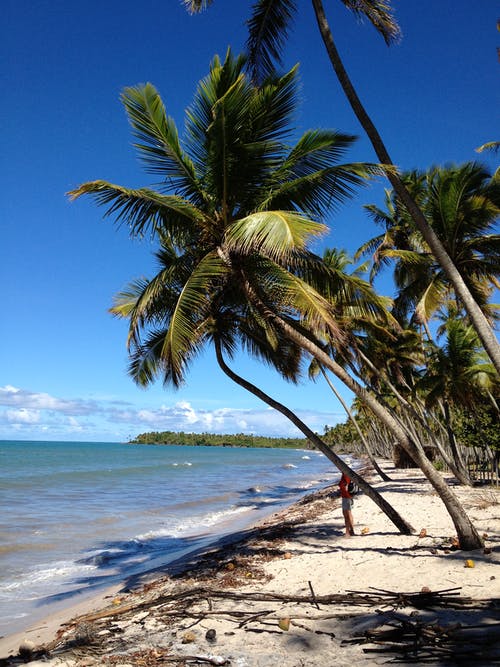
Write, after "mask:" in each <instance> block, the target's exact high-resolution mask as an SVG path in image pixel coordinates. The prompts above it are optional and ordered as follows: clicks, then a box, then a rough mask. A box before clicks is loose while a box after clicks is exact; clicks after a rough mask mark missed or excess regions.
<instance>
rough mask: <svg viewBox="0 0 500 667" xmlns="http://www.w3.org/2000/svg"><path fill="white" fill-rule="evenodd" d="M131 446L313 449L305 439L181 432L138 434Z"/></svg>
mask: <svg viewBox="0 0 500 667" xmlns="http://www.w3.org/2000/svg"><path fill="white" fill-rule="evenodd" d="M129 444H131V445H137V444H139V445H191V446H195V447H196V446H199V447H201V446H204V447H274V448H281V449H314V447H313V445H312V444H311V442H310V441H309V440H307V439H306V438H268V437H266V436H263V435H247V434H246V433H236V434H234V435H221V434H218V433H184V432H183V431H180V432H177V431H152V432H150V433H140V434H139V435H138V436H136V437H135V438H134V439H133V440H129Z"/></svg>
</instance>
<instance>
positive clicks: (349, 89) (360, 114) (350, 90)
mask: <svg viewBox="0 0 500 667" xmlns="http://www.w3.org/2000/svg"><path fill="white" fill-rule="evenodd" d="M312 5H313V8H314V12H315V15H316V20H317V23H318V27H319V31H320V33H321V37H322V39H323V43H324V44H325V47H326V50H327V53H328V56H329V58H330V62H331V63H332V66H333V68H334V70H335V73H336V75H337V78H338V80H339V82H340V85H341V86H342V89H343V91H344V93H345V95H346V97H347V99H348V101H349V104H350V105H351V107H352V110H353V111H354V113H355V115H356V117H357V119H358V120H359V122H360V123H361V126H362V127H363V129H364V130H365V132H366V134H367V136H368V138H369V139H370V141H371V143H372V146H373V148H374V149H375V153H376V155H377V157H378V159H379V160H380V162H381V163H382V164H383V165H388V166H389V167H390V168H389V169H387V170H386V175H387V178H388V179H389V181H390V183H391V185H392V187H393V188H394V190H395V191H396V193H397V195H398V197H399V198H400V199H401V201H402V202H403V204H404V205H405V207H406V208H407V210H408V212H409V214H410V215H411V217H412V219H413V221H414V222H415V224H416V226H417V228H418V229H419V231H420V233H421V234H422V236H423V237H424V239H425V241H426V242H427V244H428V246H429V248H430V249H431V251H432V253H433V255H434V257H435V258H436V260H437V261H438V262H439V264H440V266H441V267H442V269H443V271H444V272H445V274H446V275H447V277H448V279H449V280H450V282H451V284H452V285H453V288H454V290H455V293H456V295H457V296H458V298H459V299H460V301H461V302H462V304H463V306H464V308H465V310H466V311H467V313H468V315H469V318H470V320H471V322H472V324H473V326H474V329H475V330H476V332H477V334H478V336H479V338H480V339H481V342H482V344H483V346H484V349H485V350H486V352H487V354H488V356H489V358H490V359H491V362H492V363H493V365H494V366H495V368H496V370H497V372H498V373H499V374H500V344H499V342H498V340H497V338H496V336H495V334H494V332H493V330H492V328H491V327H490V325H489V324H488V321H487V319H486V317H485V316H484V313H483V312H482V311H481V309H480V308H479V306H478V305H477V303H476V301H475V300H474V298H473V297H472V295H471V293H470V290H469V288H468V287H467V285H466V284H465V282H464V280H463V278H462V276H461V274H460V272H459V271H458V270H457V268H456V266H455V264H454V263H453V261H452V260H451V258H450V256H449V255H448V253H447V252H446V250H445V248H444V247H443V244H442V243H441V241H440V240H439V238H438V237H437V235H436V234H435V232H434V230H433V229H432V227H431V226H430V225H429V224H428V222H427V220H426V218H425V216H424V214H423V213H422V211H421V210H420V208H419V207H418V206H417V204H416V203H415V201H414V200H413V198H412V197H411V195H410V193H409V192H408V190H407V189H406V187H405V185H404V184H403V182H402V180H401V179H400V178H399V175H398V173H397V171H396V169H395V168H394V166H393V162H392V160H391V158H390V156H389V153H388V151H387V149H386V147H385V144H384V142H383V141H382V138H381V137H380V135H379V133H378V130H377V128H376V127H375V125H374V124H373V122H372V120H371V118H370V117H369V115H368V114H367V112H366V110H365V108H364V106H363V104H362V103H361V100H360V99H359V97H358V94H357V93H356V90H355V89H354V86H353V85H352V82H351V80H350V78H349V76H348V74H347V72H346V70H345V67H344V64H343V62H342V59H341V58H340V54H339V52H338V51H337V47H336V46H335V42H334V41H333V37H332V33H331V30H330V26H329V25H328V21H327V18H326V14H325V10H324V7H323V3H322V0H312Z"/></svg>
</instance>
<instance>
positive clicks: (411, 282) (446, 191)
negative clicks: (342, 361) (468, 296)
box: [358, 162, 500, 322]
mask: <svg viewBox="0 0 500 667" xmlns="http://www.w3.org/2000/svg"><path fill="white" fill-rule="evenodd" d="M403 179H404V182H405V184H406V187H407V188H408V190H409V191H410V192H411V194H412V196H413V198H414V200H415V201H416V202H417V203H418V204H419V206H420V208H421V210H422V211H423V213H424V214H425V216H426V219H427V221H428V223H429V224H430V226H431V227H432V228H433V230H434V231H435V233H436V234H437V236H438V237H439V239H440V241H441V242H442V244H443V246H444V247H445V249H446V251H447V253H448V254H449V256H450V257H451V259H452V260H453V262H454V264H455V266H456V267H457V269H458V270H459V271H460V273H461V275H462V277H463V279H464V281H465V283H466V284H467V286H468V288H469V290H470V292H471V293H472V295H473V296H474V298H475V299H476V301H477V303H478V304H479V305H480V306H481V308H482V309H483V311H484V312H485V313H486V314H488V315H489V316H490V317H495V306H494V305H492V304H490V303H489V300H490V297H491V294H492V292H493V289H494V288H498V287H499V279H500V234H498V233H496V232H497V229H498V220H499V216H500V179H499V178H498V177H497V176H495V175H493V176H491V175H490V173H489V172H488V170H487V169H486V168H485V167H484V166H482V165H480V164H478V163H476V162H468V163H465V164H463V165H451V166H447V167H435V168H432V169H430V170H429V171H428V172H416V171H414V172H408V173H407V174H404V175H403ZM385 206H386V208H385V209H380V208H378V207H376V206H368V207H367V210H368V212H369V214H370V216H371V217H372V219H373V220H374V221H375V222H376V223H377V224H379V225H382V226H383V227H385V231H384V233H383V234H382V235H380V236H378V237H376V238H374V239H372V240H371V241H369V242H367V243H366V244H364V246H362V247H361V248H360V250H359V251H358V254H363V253H368V252H371V253H373V269H372V276H373V275H376V273H377V272H378V271H379V270H380V268H381V267H382V266H384V265H387V264H389V263H392V262H395V270H394V278H395V283H396V287H397V289H398V297H397V299H396V309H399V311H400V312H401V313H406V312H408V310H409V309H412V308H414V310H415V314H416V318H417V320H418V321H421V322H424V321H427V320H428V319H429V318H430V317H431V316H432V315H433V314H434V312H435V311H436V310H437V309H438V308H439V307H441V306H442V305H443V303H444V302H445V301H446V299H447V298H448V297H449V295H450V292H452V286H451V284H450V282H449V280H448V279H447V277H446V275H445V273H444V272H443V270H442V268H441V267H440V266H439V264H438V263H437V262H436V260H435V259H434V257H433V255H432V253H431V252H430V249H429V248H428V246H427V244H426V243H425V241H424V240H423V238H422V236H421V234H420V233H419V232H418V230H417V229H416V228H415V225H414V224H413V221H412V219H411V217H410V216H409V215H408V213H407V211H406V209H405V207H404V206H403V205H402V204H401V202H400V201H399V199H398V197H397V196H396V195H395V194H394V193H393V192H387V193H386V201H385Z"/></svg>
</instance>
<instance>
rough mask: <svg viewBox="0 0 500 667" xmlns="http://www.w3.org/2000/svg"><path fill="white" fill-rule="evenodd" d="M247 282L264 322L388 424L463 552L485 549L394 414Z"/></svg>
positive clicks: (419, 448)
mask: <svg viewBox="0 0 500 667" xmlns="http://www.w3.org/2000/svg"><path fill="white" fill-rule="evenodd" d="M243 280H244V282H245V289H246V291H247V295H248V298H249V299H250V301H251V302H253V304H254V305H255V307H256V308H257V309H258V310H259V311H260V312H261V313H262V315H263V316H264V318H266V319H269V320H271V321H273V322H274V324H275V326H276V327H277V328H278V330H280V331H281V332H282V333H283V335H284V336H285V337H287V338H288V339H289V340H291V341H293V342H294V343H295V344H296V345H297V346H298V347H300V348H302V349H303V350H306V351H307V352H309V354H310V355H311V356H312V357H313V358H315V359H316V360H317V361H318V363H319V364H322V365H323V366H325V368H328V369H329V370H330V371H331V372H332V373H333V374H334V375H335V376H336V377H337V378H338V379H339V380H341V381H342V382H343V383H344V384H345V385H346V387H347V388H348V389H350V390H351V391H352V392H353V393H354V394H355V395H356V396H357V397H358V398H359V399H360V400H361V401H362V402H363V403H365V405H366V406H367V407H369V408H370V410H371V411H372V412H373V413H374V414H375V415H376V416H377V417H378V418H379V419H380V421H381V422H382V423H383V424H385V426H386V427H387V428H388V430H389V431H390V432H391V433H392V434H393V436H394V437H395V438H396V440H397V441H398V442H399V444H400V445H401V447H402V448H403V449H404V450H405V451H406V453H407V454H408V455H409V456H410V457H411V458H412V459H413V460H414V461H415V463H416V464H417V465H418V466H419V467H420V469H421V470H422V472H423V473H424V475H425V476H426V477H427V479H428V480H429V482H430V483H431V485H432V486H433V487H434V489H435V490H436V491H437V494H438V495H439V497H440V498H441V500H442V501H443V503H444V504H445V506H446V509H447V510H448V513H449V515H450V517H451V520H452V521H453V524H454V526H455V529H456V531H457V537H458V540H459V543H460V547H461V549H464V550H473V549H480V548H482V547H483V546H484V543H483V540H482V538H481V537H480V536H479V533H478V532H477V530H476V529H475V528H474V525H473V524H472V522H471V520H470V519H469V517H468V516H467V514H466V513H465V510H464V508H463V507H462V505H461V504H460V501H459V500H458V498H457V497H456V496H455V494H454V493H453V492H452V491H451V489H450V488H449V487H448V485H447V484H446V482H445V481H444V479H443V478H442V476H441V475H440V474H439V473H438V472H437V470H436V469H435V468H434V466H433V465H432V464H431V463H430V461H429V459H428V458H427V457H426V456H425V453H424V450H423V449H422V447H421V446H419V445H418V444H417V443H415V442H414V441H413V440H412V439H411V438H410V437H409V436H408V434H407V433H406V431H405V429H404V428H403V427H402V426H401V424H399V423H398V421H397V420H396V419H395V418H394V417H393V416H392V414H391V413H390V412H389V411H388V410H387V409H386V408H385V407H384V406H383V405H382V404H381V403H379V402H378V401H377V399H376V398H375V397H374V396H373V395H372V394H371V393H370V392H369V391H367V390H366V389H365V388H364V387H362V386H361V385H360V384H359V383H358V382H356V380H354V378H352V377H351V376H350V375H349V374H348V373H347V372H346V370H345V369H344V368H343V367H342V366H340V364H338V363H337V362H336V361H334V360H333V359H332V358H331V357H329V356H328V354H326V352H324V350H322V349H321V348H320V347H319V346H318V345H316V344H315V343H314V342H313V341H312V340H310V339H309V338H306V336H304V335H303V334H302V333H300V332H299V331H297V330H296V329H295V328H294V327H293V326H292V325H291V324H289V323H288V322H286V321H285V320H283V319H282V318H281V317H280V316H279V315H277V314H276V313H275V312H274V311H272V310H271V309H270V308H268V307H266V306H265V304H263V303H262V302H261V301H260V300H259V298H258V297H257V295H256V294H255V293H254V292H253V290H252V288H251V286H250V284H249V283H248V282H247V281H246V279H245V278H243Z"/></svg>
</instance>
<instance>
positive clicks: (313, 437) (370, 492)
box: [214, 338, 415, 535]
mask: <svg viewBox="0 0 500 667" xmlns="http://www.w3.org/2000/svg"><path fill="white" fill-rule="evenodd" d="M214 343H215V354H216V356H217V362H218V364H219V366H220V368H221V370H222V371H223V373H225V374H226V375H227V376H228V377H229V378H230V379H231V380H233V382H235V383H236V384H238V385H239V386H240V387H243V388H244V389H246V390H247V391H249V392H250V393H252V394H253V395H254V396H257V397H258V398H260V400H261V401H264V403H266V404H267V405H269V406H270V407H271V408H274V409H275V410H278V412H281V414H282V415H284V416H285V417H286V418H287V419H289V420H290V421H291V422H292V424H294V425H295V426H296V427H297V428H298V429H299V430H300V431H301V432H302V433H303V434H304V435H305V436H306V438H308V439H309V440H310V441H311V442H312V443H313V444H314V445H315V446H316V447H317V448H318V449H319V450H320V452H322V453H323V454H324V455H325V456H326V457H327V458H328V459H329V460H330V461H331V462H332V463H333V464H334V465H335V466H336V467H337V468H338V469H339V470H340V471H341V472H343V473H345V474H346V475H348V476H349V477H350V478H351V479H353V480H354V481H355V482H356V484H358V486H359V488H360V489H362V491H363V492H364V493H366V495H367V496H368V497H369V498H370V499H371V500H373V502H374V503H375V504H376V505H377V506H378V507H379V508H380V509H381V510H382V512H384V514H385V515H386V516H387V517H388V518H389V519H390V520H391V521H392V523H393V524H394V525H395V526H396V528H397V529H398V530H399V532H400V533H402V534H403V535H411V534H412V533H414V532H415V529H414V528H413V526H411V525H410V524H409V523H408V522H407V521H405V520H404V519H403V518H402V517H401V515H400V514H399V513H398V512H397V511H396V510H395V509H394V508H393V507H392V505H390V504H389V503H388V502H387V501H386V500H385V499H384V498H383V497H382V496H381V495H380V493H379V492H378V491H376V490H375V489H374V488H373V487H372V486H371V485H370V484H368V482H367V481H366V480H364V479H363V478H362V477H360V475H358V473H357V472H356V471H355V470H352V468H350V467H349V466H348V465H347V463H346V462H345V461H344V460H343V459H341V458H340V456H337V454H335V452H333V451H332V450H331V449H330V448H329V447H327V445H325V443H324V442H323V441H322V440H321V438H320V437H319V436H318V435H317V434H316V433H314V431H311V429H310V428H309V427H308V426H307V425H306V424H304V422H303V421H302V420H301V419H299V418H298V417H297V415H296V414H295V413H294V412H292V411H291V410H289V409H288V408H287V407H286V406H285V405H283V404H282V403H279V402H278V401H276V400H274V399H273V398H271V396H268V394H266V393H265V392H263V391H262V390H261V389H259V388H258V387H256V386H255V385H254V384H252V383H251V382H248V380H245V379H244V378H242V377H241V376H239V375H237V374H236V373H235V372H234V371H233V370H231V368H229V366H228V365H227V364H226V362H225V361H224V358H223V355H222V350H221V345H220V341H219V340H218V339H217V338H215V340H214Z"/></svg>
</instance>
